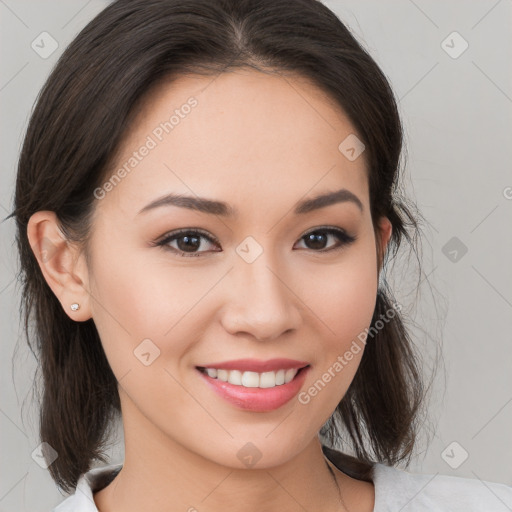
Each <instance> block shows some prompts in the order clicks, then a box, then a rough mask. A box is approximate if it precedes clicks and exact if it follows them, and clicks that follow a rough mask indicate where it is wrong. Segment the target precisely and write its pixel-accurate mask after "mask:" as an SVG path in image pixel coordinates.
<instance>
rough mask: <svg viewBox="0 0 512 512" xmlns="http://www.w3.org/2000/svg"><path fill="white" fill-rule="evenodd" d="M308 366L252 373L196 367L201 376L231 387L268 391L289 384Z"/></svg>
mask: <svg viewBox="0 0 512 512" xmlns="http://www.w3.org/2000/svg"><path fill="white" fill-rule="evenodd" d="M309 366H310V365H309V364H308V365H305V366H303V367H301V368H287V369H285V368H281V369H279V370H276V371H267V372H261V373H260V372H253V371H242V370H226V369H222V368H206V367H204V366H196V368H197V370H199V371H200V372H201V373H202V374H204V375H207V376H208V377H210V378H211V379H215V380H218V381H221V382H226V383H229V384H231V385H233V386H240V387H244V388H260V389H268V388H274V387H277V386H283V385H286V384H289V383H290V382H291V381H292V380H294V379H296V378H297V377H298V376H299V375H300V373H301V372H303V371H304V370H305V369H306V368H309Z"/></svg>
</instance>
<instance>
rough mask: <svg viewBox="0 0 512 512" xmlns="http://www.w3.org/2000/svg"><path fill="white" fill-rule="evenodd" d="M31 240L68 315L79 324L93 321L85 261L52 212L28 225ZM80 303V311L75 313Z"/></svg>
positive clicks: (38, 214)
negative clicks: (73, 305)
mask: <svg viewBox="0 0 512 512" xmlns="http://www.w3.org/2000/svg"><path fill="white" fill-rule="evenodd" d="M27 237H28V240H29V243H30V246H31V247H32V251H33V252H34V256H35V257H36V259H37V261H38V263H39V267H40V268H41V272H42V274H43V276H44V278H45V280H46V282H47V284H48V286H49V287H50V288H51V289H52V291H53V293H54V294H55V296H56V297H57V298H58V299H59V301H60V303H61V304H62V307H63V309H64V311H65V312H66V314H67V315H68V316H69V317H70V318H71V319H72V320H76V321H78V322H84V321H86V320H88V319H89V318H91V314H90V301H89V297H90V295H89V292H88V289H89V287H88V275H87V266H86V264H85V259H84V258H83V256H82V255H81V254H80V253H79V251H78V249H77V247H75V246H74V245H73V244H72V243H70V242H69V241H68V240H67V239H66V237H65V235H64V234H63V233H62V231H61V229H60V222H59V219H58V217H57V215H56V214H55V212H52V211H39V212H36V213H34V214H33V215H32V216H31V217H30V219H29V222H28V225H27ZM74 303H78V304H80V308H79V309H78V310H76V311H73V310H72V309H71V304H74Z"/></svg>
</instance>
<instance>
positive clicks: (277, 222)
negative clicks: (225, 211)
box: [28, 70, 391, 512]
mask: <svg viewBox="0 0 512 512" xmlns="http://www.w3.org/2000/svg"><path fill="white" fill-rule="evenodd" d="M190 96H194V97H195V98H196V99H197V101H198V105H197V106H196V107H195V108H194V109H192V111H191V113H190V114H189V115H188V116H186V117H185V118H184V119H181V120H180V124H179V125H178V126H176V127H175V128H174V130H173V131H172V132H171V133H170V134H166V135H165V136H164V138H163V140H162V141H161V142H159V143H158V145H157V147H156V148H154V149H152V150H151V151H150V152H149V154H148V155H147V156H146V157H145V158H144V159H143V160H142V161H141V162H139V163H138V165H137V166H136V167H135V168H134V169H133V170H132V171H131V172H130V173H129V174H128V175H127V176H126V177H125V178H124V179H122V180H121V182H120V183H119V184H117V185H116V186H115V187H114V188H113V190H111V191H110V192H108V193H107V194H106V196H105V197H104V198H103V199H101V200H97V205H96V210H95V217H94V221H93V228H92V237H91V246H90V251H91V252H90V256H91V265H90V266H88V265H87V263H86V261H85V257H84V254H83V253H82V252H80V251H79V250H78V249H77V248H76V247H75V246H73V245H72V244H70V243H66V240H65V239H64V237H63V235H62V233H61V231H60V230H59V228H58V222H57V219H56V217H55V214H54V213H53V212H49V211H44V212H43V211H41V212H37V213H36V214H34V215H33V216H32V218H31V219H30V223H29V225H28V236H29V239H30V242H31V245H32V247H33V249H34V252H35V253H36V254H38V251H40V250H41V244H42V240H43V239H44V238H46V239H48V240H50V241H51V242H52V244H53V245H54V247H55V250H54V254H53V255H52V257H51V258H49V259H48V260H47V261H42V259H41V258H40V257H39V263H40V265H41V270H42V272H43V274H44V276H45V279H46V280H47V282H48V284H49V286H50V287H51V289H52V290H53V292H54V293H55V295H56V296H57V297H58V299H59V300H60V302H61V304H62V307H63V308H64V310H65V311H66V313H67V314H68V315H69V316H70V317H71V318H73V319H74V320H76V321H85V320H87V319H89V318H91V317H92V318H93V319H94V323H95V325H96V327H97V329H98V332H99V334H100V337H101V341H102V344H103V347H104V350H105V353H106V355H107V358H108V361H109V363H110V365H111V367H112V370H113V372H114V374H115V376H116V378H117V379H118V381H119V386H118V387H119V393H120V398H121V404H122V415H123V428H124V438H125V461H124V467H123V469H122V471H121V472H120V474H119V475H118V476H117V478H116V479H115V480H114V481H113V482H112V483H111V484H110V485H109V486H107V487H106V488H105V489H103V490H101V491H99V492H97V493H96V494H95V495H94V500H95V503H96V506H97V507H98V509H99V510H100V511H102V512H120V511H124V512H131V511H138V510H146V511H150V512H153V511H154V512H160V511H164V510H165V511H168V510H169V504H172V505H173V510H183V511H186V510H189V509H190V507H195V508H196V509H197V510H200V511H220V510H234V509H235V507H237V506H239V504H240V503H243V504H244V507H243V508H244V510H245V511H247V512H256V511H260V510H267V511H282V510H297V511H298V510H301V511H302V510H308V511H320V510H322V511H333V512H334V511H339V510H342V509H345V510H353V511H355V510H357V511H368V512H370V511H372V510H373V506H374V497H375V492H374V486H373V484H371V483H367V482H360V481H358V480H355V479H353V478H351V477H349V476H348V475H346V474H345V473H343V472H341V471H339V470H338V469H336V468H335V467H334V466H333V465H330V466H331V467H332V468H333V471H334V472H335V475H336V479H337V482H338V484H339V487H340V489H341V494H342V497H343V501H344V503H345V505H346V506H345V507H344V508H343V507H342V506H341V505H340V503H339V497H338V491H337V489H336V486H335V484H334V482H333V480H332V477H331V475H330V473H329V471H328V469H327V466H326V463H325V460H326V459H325V458H324V456H323V454H322V451H321V445H320V441H319V438H318V431H319V430H320V428H321V426H322V425H323V424H324V423H325V421H326V420H327V419H328V418H329V417H330V415H331V414H332V412H333V411H334V409H335V407H336V405H337V404H338V403H339V401H340V400H341V399H342V397H343V396H344V394H345V392H346V390H347V388H348V387H349V385H350V383H351V381H352V379H353V377H354V375H355V373H356V370H357V368H358V365H359V363H360V360H361V357H362V354H363V350H361V351H360V352H359V353H358V354H355V355H354V357H353V359H352V360H351V361H350V362H348V364H347V365H346V366H344V368H343V370H342V371H340V372H339V373H337V374H336V377H335V378H333V379H332V380H331V381H330V382H329V383H328V384H327V385H326V387H325V389H323V390H322V391H321V392H319V393H318V394H317V396H315V397H313V398H312V399H311V400H310V402H309V403H307V404H302V403H300V402H299V401H298V400H297V398H295V399H292V400H291V401H289V402H288V403H287V404H285V405H284V406H282V407H281V408H279V409H277V410H274V411H268V412H250V411H246V410H242V409H239V408H237V407H235V406H233V405H231V404H229V403H228V402H226V401H224V400H223V399H222V398H221V397H219V396H218V395H217V394H215V393H214V392H213V391H211V390H210V389H209V387H208V386H206V385H205V383H204V382H203V380H202V378H201V376H200V375H199V374H198V372H197V370H196V369H195V366H196V365H204V366H207V363H209V362H213V361H219V360H222V361H224V360H231V359H238V358H246V357H247V358H257V359H270V358H274V357H288V358H292V359H298V360H305V361H309V363H310V365H311V369H310V373H309V375H308V376H307V379H306V382H305V384H304V386H303V388H302V389H303V390H307V389H308V388H309V387H310V386H312V385H313V383H314V382H315V381H317V380H318V379H320V378H321V376H322V374H323V373H324V372H325V371H326V370H327V369H328V368H329V367H331V366H332V365H333V363H334V362H335V361H336V360H337V357H338V356H339V355H343V354H344V353H345V352H346V351H347V350H348V349H349V347H350V345H351V343H352V341H353V340H355V339H357V336H358V334H359V333H361V332H362V331H364V330H365V328H367V327H369V325H370V322H371V318H372V314H373V311H374V307H375V301H376V294H377V285H378V271H379V266H380V261H379V260H378V252H377V249H378V247H380V249H381V250H382V251H384V250H385V248H386V246H387V243H388V241H389V237H390V235H391V224H390V222H389V220H388V219H387V218H382V219H381V220H380V222H379V224H378V225H377V226H374V225H373V224H372V220H371V216H370V204H369V190H368V178H367V170H366V162H365V153H363V154H362V155H361V156H360V157H359V158H357V159H356V160H354V161H349V160H348V159H347V158H345V156H344V155H343V154H342V153H341V152H340V151H339V150H338V145H339V144H340V142H341V141H342V140H344V139H345V137H347V136H348V135H349V134H351V133H356V130H355V129H354V127H353V126H352V125H351V123H350V122H349V120H348V118H347V117H346V116H345V114H344V113H343V111H342V110H341V109H340V108H339V107H338V106H337V105H336V104H334V103H333V102H332V101H331V100H330V99H329V98H328V97H327V96H326V95H325V94H324V93H322V92H321V91H320V90H319V89H318V88H316V87H315V86H314V85H312V84H311V83H309V82H308V81H306V80H305V79H302V78H300V77H297V76H295V77H292V76H291V75H288V76H286V77H285V76H278V75H269V74H264V73H260V72H256V71H253V70H237V71H236V72H230V73H223V74H221V75H219V76H217V77H200V76H194V75H189V76H186V77H185V76H182V77H180V78H179V79H178V80H176V81H174V82H172V83H166V84H163V85H161V86H160V87H159V88H158V89H157V90H156V91H154V93H153V94H151V96H149V97H148V99H147V100H146V101H145V103H144V104H143V105H142V108H141V110H140V112H139V114H138V116H137V118H136V120H135V122H134V123H133V124H132V129H131V132H130V133H129V134H128V136H127V137H126V138H125V140H124V143H123V146H122V150H121V152H120V153H119V156H118V158H117V162H116V164H117V167H115V169H117V168H118V167H120V166H122V165H123V163H124V162H126V160H127V159H128V158H129V157H130V155H131V154H132V153H133V151H135V150H137V149H138V148H140V146H142V145H143V144H144V142H145V141H146V138H147V136H148V135H150V134H151V133H152V131H153V130H154V129H155V127H157V126H158V125H159V124H160V123H161V122H162V121H164V120H166V119H168V118H169V115H170V114H169V113H170V112H172V111H173V110H174V109H175V108H180V106H181V105H183V104H184V103H186V101H187V99H188V98H189V97H190ZM340 188H346V189H348V190H350V191H351V192H353V193H354V194H355V195H356V196H357V197H358V198H359V199H360V201H361V202H362V204H363V207H364V210H363V212H361V211H360V210H359V209H358V208H357V206H356V205H355V204H353V203H350V202H344V203H338V204H335V205H331V206H328V207H325V208H322V209H320V210H317V211H312V212H309V213H307V214H305V215H302V216H298V215H294V214H293V211H292V209H293V206H294V205H295V203H296V202H297V201H299V200H301V199H304V198H311V197H313V196H315V195H317V194H319V193H323V192H327V191H335V190H338V189H340ZM169 192H178V193H184V194H190V195H198V196H201V197H207V198H209V199H216V200H220V201H225V202H227V203H229V204H231V205H232V206H234V207H236V208H237V209H238V210H239V211H240V216H239V217H238V218H233V219H229V218H222V217H220V216H216V215H208V214H205V213H200V212H196V211H193V210H190V209H185V208H179V207H177V206H168V207H162V208H157V209H154V210H151V211H149V212H147V213H144V214H140V215H138V212H139V210H140V209H142V208H143V207H144V206H145V205H147V204H148V203H149V202H151V201H152V200H154V199H156V198H158V197H160V196H161V195H164V194H166V193H169ZM322 226H332V227H338V228H342V229H344V230H346V231H347V233H348V234H350V235H355V236H356V237H357V239H356V241H355V242H353V243H351V244H348V245H345V246H342V247H341V248H340V249H338V250H332V251H330V252H321V248H320V249H319V248H317V247H315V245H313V244H311V243H309V244H308V242H307V240H306V239H305V238H304V235H305V234H307V233H309V232H311V231H314V228H319V227H322ZM180 228H190V229H192V228H200V229H202V230H205V231H206V232H207V233H208V234H211V235H213V236H214V237H216V238H217V239H218V240H219V245H216V243H215V242H209V241H208V240H207V239H204V238H201V240H202V241H201V247H200V248H198V249H197V250H196V253H198V252H200V253H202V256H199V257H192V256H190V257H187V256H179V255H178V252H175V253H173V252H172V250H168V251H166V250H165V249H164V248H162V247H154V246H152V245H151V242H154V241H155V240H158V239H159V238H162V237H163V236H164V235H166V234H167V233H169V232H170V231H172V230H176V229H180ZM247 236H251V237H253V238H254V239H255V240H256V241H257V243H258V244H259V245H260V246H261V248H262V250H263V252H262V254H261V255H260V256H259V257H258V258H257V259H256V260H255V261H254V262H252V263H247V262H246V261H245V260H244V259H242V258H241V257H240V256H239V255H238V254H237V252H236V251H235V250H236V248H237V246H238V245H239V244H240V243H241V242H242V241H243V240H244V239H245V238H246V237H247ZM181 240H183V239H181ZM179 242H180V240H174V241H173V242H170V243H169V246H170V247H173V248H174V249H175V250H176V251H178V249H179V248H183V244H181V245H179ZM338 243H339V241H338V239H337V238H336V237H335V236H333V235H327V238H326V239H325V243H324V246H323V247H325V248H329V247H335V246H336V245H337V244H338ZM219 250H220V252H216V251H219ZM228 271H229V272H228ZM74 302H78V303H80V306H81V307H80V309H79V310H78V311H76V312H73V311H71V309H70V304H72V303H74ZM146 338H149V339H151V340H152V342H153V343H154V344H155V345H156V346H157V347H158V348H159V350H160V355H159V357H157V358H156V359H155V360H154V361H153V362H152V363H151V365H149V366H145V365H144V364H142V363H141V362H140V361H139V360H138V359H137V358H136V357H134V353H133V351H134V350H135V349H136V347H137V346H138V345H139V344H140V343H141V341H142V340H144V339H146ZM360 345H362V344H361V343H360ZM362 348H363V349H364V345H362ZM247 442H251V443H253V444H254V445H255V446H256V447H257V449H258V450H259V452H260V453H261V459H260V460H259V461H258V462H257V464H256V465H255V466H253V467H251V468H248V467H247V466H245V465H244V464H243V463H242V462H241V461H240V460H239V458H238V457H237V453H238V452H239V450H240V449H241V448H242V447H243V446H244V445H245V444H246V443H247ZM190 510H193V509H190Z"/></svg>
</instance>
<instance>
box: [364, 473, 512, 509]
mask: <svg viewBox="0 0 512 512" xmlns="http://www.w3.org/2000/svg"><path fill="white" fill-rule="evenodd" d="M372 479H373V482H374V486H375V510H374V512H387V511H391V510H400V511H401V512H413V511H414V512H427V511H428V512H477V511H478V512H480V511H485V512H510V511H511V510H512V487H510V486H508V485H505V484H501V483H495V482H487V481H484V480H479V479H473V478H464V477H459V476H449V475H441V474H439V473H433V474H422V473H413V472H409V471H405V470H402V469H399V468H395V467H390V466H386V465H384V464H379V463H377V464H375V465H374V467H373V472H372Z"/></svg>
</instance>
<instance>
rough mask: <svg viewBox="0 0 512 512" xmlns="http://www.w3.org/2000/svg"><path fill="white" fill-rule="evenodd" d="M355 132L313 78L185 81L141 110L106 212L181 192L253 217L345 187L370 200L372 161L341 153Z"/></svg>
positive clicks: (164, 87) (155, 94)
mask: <svg viewBox="0 0 512 512" xmlns="http://www.w3.org/2000/svg"><path fill="white" fill-rule="evenodd" d="M355 133H356V132H355V129H354V127H353V126H352V124H351V123H350V121H349V119H348V117H347V116H346V115H345V113H344V112H343V110H342V109H341V108H340V107H339V105H337V104H336V103H335V102H334V101H333V100H332V99H331V98H330V97H329V96H328V95H326V94H325V93H324V92H323V91H322V90H320V89H319V88H317V87H316V86H315V85H313V84H311V83H310V82H309V81H308V80H307V79H305V78H303V77H299V76H296V75H290V74H287V75H275V74H267V73H262V72H258V71H254V70H236V71H234V72H229V73H221V74H219V75H215V76H208V77H206V76H200V75H183V76H180V77H179V78H178V79H175V80H173V81H172V82H171V81H169V82H167V83H162V84H160V85H159V86H158V88H156V89H155V90H153V91H152V93H151V94H150V95H148V96H147V97H146V98H145V100H144V102H143V103H141V105H140V107H139V109H138V114H137V116H136V117H135V118H134V121H133V122H132V124H131V126H130V131H129V132H128V133H127V135H126V136H125V140H124V142H123V144H122V146H121V149H120V152H119V154H118V157H117V159H116V162H115V165H114V166H113V167H112V169H111V170H110V173H111V174H107V179H108V178H109V177H110V176H112V175H113V174H115V173H116V172H117V174H119V172H118V171H119V169H121V168H124V169H125V171H126V172H123V173H122V174H123V178H122V179H121V180H117V181H118V183H117V184H116V186H115V187H113V190H112V191H111V192H109V193H108V194H107V199H108V200H107V201H102V203H103V204H102V207H108V205H109V204H114V203H115V204H116V205H117V207H121V208H122V209H123V210H124V211H125V212H127V213H131V212H134V211H135V210H136V211H137V212H138V211H139V210H140V209H141V208H143V207H144V205H145V204H147V202H148V201H150V200H153V199H155V197H156V196H158V195H162V194H163V193H168V192H172V191H174V192H180V193H186V194H187V195H194V194H195V195H198V196H206V197H211V198H218V199H221V200H223V201H226V202H229V203H231V204H233V205H235V206H237V209H238V210H243V209H244V208H248V207H251V208H252V207H257V206H258V205H259V206H261V204H262V201H263V202H265V204H269V203H273V202H275V201H276V200H277V199H279V201H283V202H286V203H288V202H289V201H293V203H295V202H296V201H297V200H298V199H299V198H303V197H306V196H311V195H316V194H317V193H319V192H325V191H329V190H337V189H339V188H341V187H346V188H347V189H349V190H350V191H352V192H353V193H355V194H357V195H358V196H359V197H360V199H361V201H363V202H366V201H367V199H368V196H367V174H366V164H365V160H364V157H365V154H364V153H363V154H362V155H361V157H360V158H357V159H356V160H354V161H350V160H348V159H347V158H346V157H345V156H344V155H343V154H342V153H341V152H340V150H339V148H338V146H339V145H340V143H341V142H342V141H343V140H344V139H346V138H347V137H348V136H350V135H352V134H355ZM144 148H146V149H144ZM142 153H143V155H142ZM134 155H136V156H134ZM244 205H245V206H244ZM133 215H135V214H133ZM133 215H132V217H133Z"/></svg>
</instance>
